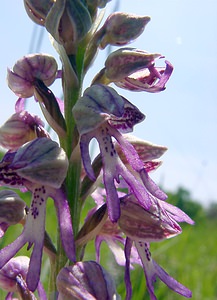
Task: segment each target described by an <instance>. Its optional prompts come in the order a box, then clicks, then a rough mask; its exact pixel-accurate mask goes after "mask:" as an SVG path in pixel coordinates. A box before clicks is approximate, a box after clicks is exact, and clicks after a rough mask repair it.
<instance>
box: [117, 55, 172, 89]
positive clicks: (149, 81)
mask: <svg viewBox="0 0 217 300" xmlns="http://www.w3.org/2000/svg"><path fill="white" fill-rule="evenodd" d="M165 64H166V67H155V66H154V65H150V66H149V67H147V68H145V69H142V70H139V71H136V72H134V73H132V74H130V75H129V76H127V77H125V78H123V79H122V80H120V81H117V82H115V85H117V86H118V87H120V88H122V89H126V90H130V91H134V92H149V93H158V92H161V91H163V90H165V88H166V83H167V81H168V80H169V78H170V76H171V74H172V72H173V66H172V65H171V63H170V62H169V61H167V60H166V61H165Z"/></svg>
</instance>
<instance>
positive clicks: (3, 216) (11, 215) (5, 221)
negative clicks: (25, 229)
mask: <svg viewBox="0 0 217 300" xmlns="http://www.w3.org/2000/svg"><path fill="white" fill-rule="evenodd" d="M25 207H26V203H25V202H24V201H23V200H22V199H21V198H20V197H19V195H18V194H16V193H15V192H13V191H10V190H2V191H0V237H2V236H3V235H4V233H5V231H6V230H7V228H8V227H9V226H10V225H15V224H17V223H19V222H21V221H22V220H23V219H24V217H25V215H26V213H25Z"/></svg>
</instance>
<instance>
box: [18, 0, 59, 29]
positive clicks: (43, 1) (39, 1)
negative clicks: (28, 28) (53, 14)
mask: <svg viewBox="0 0 217 300" xmlns="http://www.w3.org/2000/svg"><path fill="white" fill-rule="evenodd" d="M54 2H55V0H24V7H25V9H26V12H27V14H28V16H29V17H30V19H31V20H32V21H33V22H35V23H36V24H39V25H44V23H45V19H46V17H47V14H48V12H49V10H50V8H51V6H52V5H53V3H54Z"/></svg>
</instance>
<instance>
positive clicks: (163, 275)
mask: <svg viewBox="0 0 217 300" xmlns="http://www.w3.org/2000/svg"><path fill="white" fill-rule="evenodd" d="M135 244H136V248H137V250H138V253H139V255H140V258H141V260H142V264H143V269H144V273H145V277H146V283H147V289H148V292H149V295H150V299H151V300H157V298H156V296H155V293H154V286H153V284H154V282H155V281H156V279H157V278H159V279H160V280H161V281H162V282H164V283H165V284H166V285H167V286H168V287H169V288H170V289H171V290H173V291H174V292H176V293H178V294H180V295H182V296H184V297H186V298H191V297H192V293H191V291H190V290H189V289H188V288H186V287H185V286H184V285H182V284H181V283H179V282H178V281H176V280H175V279H174V278H172V277H171V276H170V275H169V274H168V273H167V272H165V271H164V270H163V269H162V268H161V267H160V266H159V265H158V264H157V263H156V262H155V261H154V260H153V259H152V257H151V252H150V250H149V243H142V242H136V243H135Z"/></svg>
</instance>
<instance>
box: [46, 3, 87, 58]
mask: <svg viewBox="0 0 217 300" xmlns="http://www.w3.org/2000/svg"><path fill="white" fill-rule="evenodd" d="M91 25H92V20H91V17H90V14H89V11H88V9H87V7H86V6H85V4H84V3H83V2H82V1H80V0H56V1H55V3H54V5H53V6H52V8H51V10H50V11H49V13H48V15H47V18H46V23H45V27H46V29H47V30H48V32H50V34H51V35H52V36H53V37H54V39H55V40H56V41H57V42H58V43H59V44H61V45H63V46H64V48H65V50H66V53H67V54H75V53H76V50H77V44H78V43H79V42H80V41H81V40H82V39H83V38H84V37H85V35H86V34H87V32H88V31H89V30H90V27H91Z"/></svg>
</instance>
